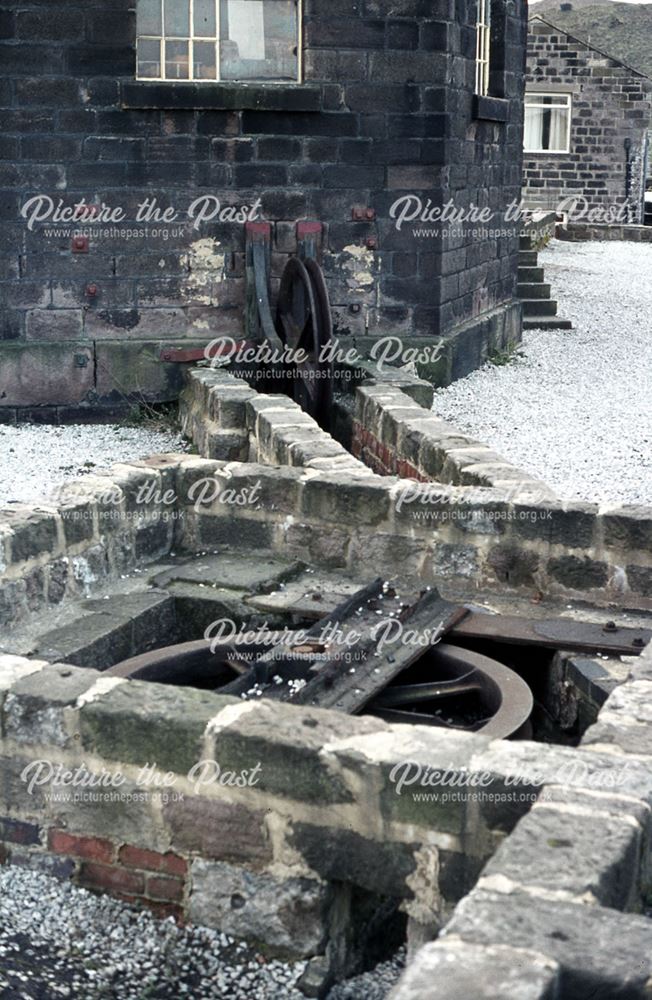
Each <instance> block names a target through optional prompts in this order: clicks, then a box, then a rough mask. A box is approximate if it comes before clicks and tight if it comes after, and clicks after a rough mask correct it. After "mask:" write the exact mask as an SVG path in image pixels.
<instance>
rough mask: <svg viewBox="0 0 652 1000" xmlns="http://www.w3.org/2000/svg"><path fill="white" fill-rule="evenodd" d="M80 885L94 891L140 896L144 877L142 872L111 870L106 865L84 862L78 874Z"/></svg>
mask: <svg viewBox="0 0 652 1000" xmlns="http://www.w3.org/2000/svg"><path fill="white" fill-rule="evenodd" d="M79 881H80V883H81V884H82V885H86V886H89V887H91V888H94V889H106V890H108V891H110V892H122V893H129V894H130V895H136V896H142V895H143V893H144V891H145V876H144V875H143V873H142V872H134V871H127V870H126V869H125V868H112V867H109V866H108V865H99V864H95V863H94V862H92V861H87V862H84V864H83V865H82V866H81V871H80V873H79Z"/></svg>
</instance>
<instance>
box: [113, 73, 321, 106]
mask: <svg viewBox="0 0 652 1000" xmlns="http://www.w3.org/2000/svg"><path fill="white" fill-rule="evenodd" d="M121 103H122V107H123V108H126V109H143V108H156V109H165V110H168V109H169V110H181V111H184V110H188V111H192V110H195V109H203V110H206V109H211V110H218V111H320V110H321V104H322V94H321V87H319V86H317V85H315V84H305V83H267V82H265V83H261V82H258V83H173V82H171V81H169V80H153V81H152V82H151V83H150V82H149V81H146V80H134V81H132V82H128V83H123V84H122V101H121Z"/></svg>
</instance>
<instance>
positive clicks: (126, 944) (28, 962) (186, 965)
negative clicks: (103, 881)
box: [0, 866, 404, 1000]
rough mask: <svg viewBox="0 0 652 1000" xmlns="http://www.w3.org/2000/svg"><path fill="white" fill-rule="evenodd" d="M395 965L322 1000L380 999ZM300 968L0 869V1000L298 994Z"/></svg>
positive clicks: (228, 999) (397, 969)
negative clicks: (0, 999) (1, 999)
mask: <svg viewBox="0 0 652 1000" xmlns="http://www.w3.org/2000/svg"><path fill="white" fill-rule="evenodd" d="M403 964H404V955H403V954H402V953H399V954H398V955H397V956H396V958H395V959H393V960H391V961H390V962H387V963H385V964H384V965H381V966H378V967H377V968H376V969H375V970H374V971H373V972H370V973H366V974H365V975H363V976H359V977H358V978H356V979H352V980H349V981H348V982H346V983H342V984H340V985H338V986H335V987H334V988H333V989H332V990H331V992H330V994H329V997H328V1000H384V998H385V997H386V996H387V994H388V992H389V991H390V989H391V988H392V987H393V986H394V985H395V983H396V981H397V980H398V978H399V976H400V974H401V972H402V969H403ZM304 968H305V963H304V962H296V963H284V962H279V961H273V960H268V959H265V958H264V957H263V956H262V955H260V954H258V953H257V952H256V951H255V950H254V949H253V948H251V947H250V946H249V945H246V944H244V943H243V942H241V941H236V940H234V939H233V938H230V937H227V936H226V934H220V933H219V931H214V930H209V929H208V928H205V927H185V928H183V927H178V926H177V925H176V924H175V923H174V921H173V920H172V918H169V919H167V920H157V919H155V918H154V917H153V916H152V915H151V914H150V913H148V912H147V911H142V910H137V909H135V908H134V907H131V906H127V905H126V904H124V903H120V902H118V900H115V899H110V898H109V897H108V896H96V895H94V894H93V893H90V892H88V891H86V890H85V889H80V888H77V887H76V886H73V885H71V884H70V883H69V882H60V881H58V880H57V879H55V878H52V877H51V876H49V875H45V874H42V873H40V872H36V871H31V870H28V869H24V868H18V867H15V866H13V867H12V866H8V867H6V868H2V869H0V997H2V998H3V1000H57V998H69V1000H184V998H187V1000H304V996H303V993H301V992H299V990H298V989H297V986H296V984H297V980H298V979H299V977H300V976H301V973H302V972H303V970H304Z"/></svg>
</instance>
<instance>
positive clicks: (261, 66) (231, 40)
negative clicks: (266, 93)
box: [220, 0, 298, 80]
mask: <svg viewBox="0 0 652 1000" xmlns="http://www.w3.org/2000/svg"><path fill="white" fill-rule="evenodd" d="M220 13H221V19H220V28H221V32H220V37H221V43H220V64H221V77H222V79H223V80H256V79H257V80H296V78H297V75H298V59H297V5H296V3H295V0H221V11H220Z"/></svg>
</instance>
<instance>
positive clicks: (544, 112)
mask: <svg viewBox="0 0 652 1000" xmlns="http://www.w3.org/2000/svg"><path fill="white" fill-rule="evenodd" d="M570 132H571V95H570V94H534V93H530V94H528V93H526V95H525V132H524V138H523V148H524V150H525V152H526V153H568V152H570Z"/></svg>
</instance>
